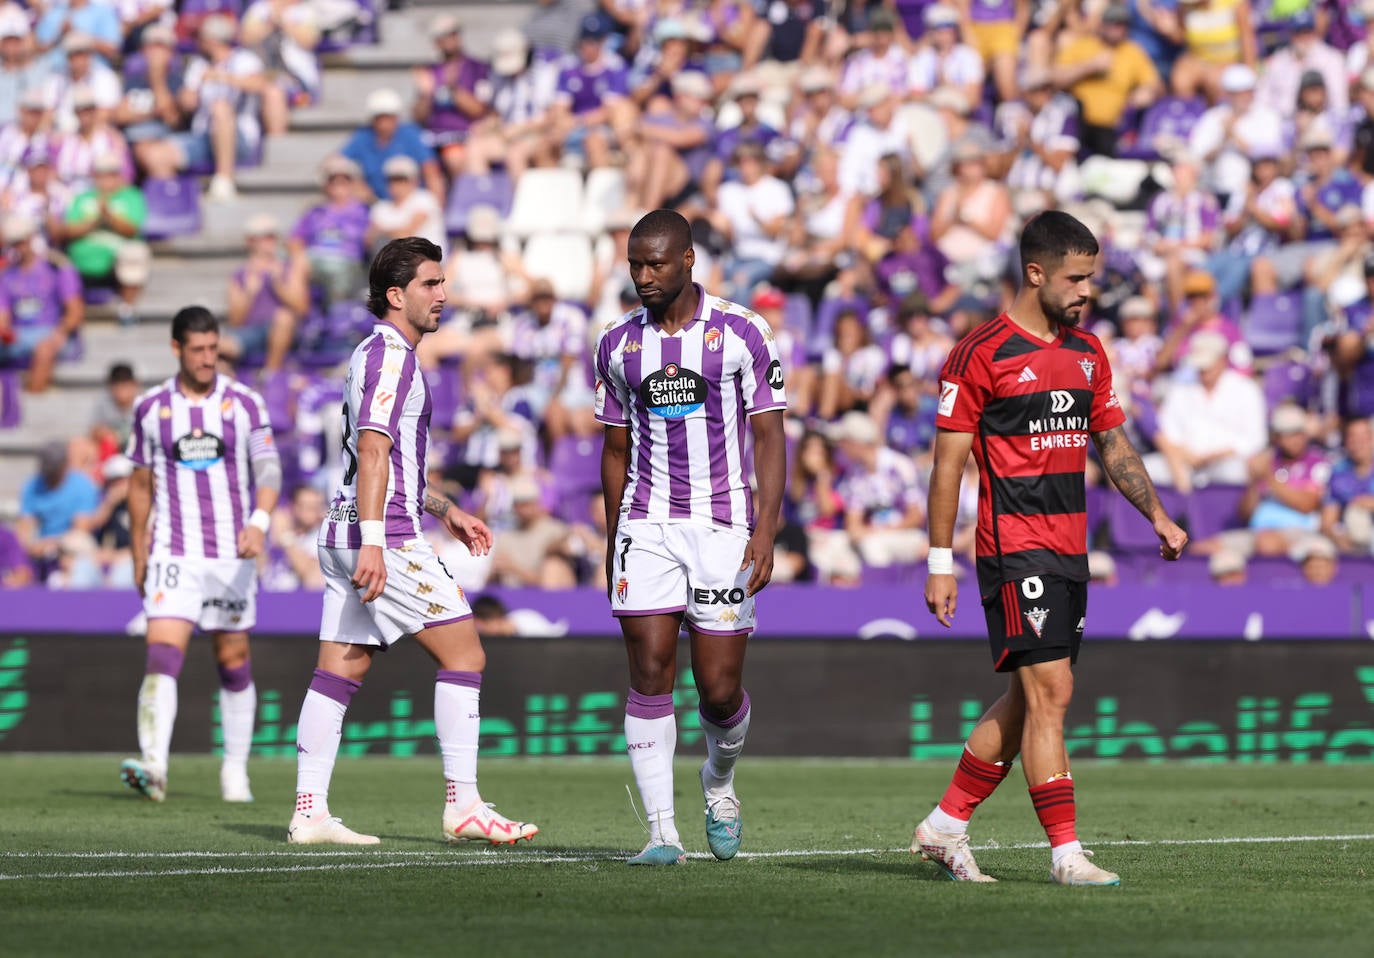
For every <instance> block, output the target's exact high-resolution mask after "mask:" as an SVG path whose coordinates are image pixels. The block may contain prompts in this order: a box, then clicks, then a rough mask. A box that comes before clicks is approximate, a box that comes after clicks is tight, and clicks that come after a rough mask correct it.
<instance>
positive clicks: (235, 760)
mask: <svg viewBox="0 0 1374 958" xmlns="http://www.w3.org/2000/svg"><path fill="white" fill-rule="evenodd" d="M172 352H173V353H174V354H175V355H176V357H177V364H178V370H177V374H176V375H175V376H173V377H172V378H171V379H169V380H167V381H166V382H164V383H162V384H160V385H158V386H156V387H155V388H153V389H150V390H149V391H148V392H146V393H144V394H143V395H142V396H140V397H139V398H138V401H137V402H136V403H135V404H134V425H133V431H132V432H131V433H130V435H129V446H128V456H129V459H130V460H131V461H132V462H133V464H134V472H133V476H132V477H131V480H130V485H129V535H130V540H131V543H130V544H131V548H132V551H133V556H134V582H135V583H137V585H138V591H139V594H140V595H142V596H143V611H144V614H145V615H146V616H147V620H148V656H147V666H146V670H145V675H144V677H143V684H142V686H141V687H140V688H139V692H138V744H139V748H140V749H141V750H142V752H143V754H142V755H141V756H140V757H139V758H137V759H129V760H128V761H126V762H124V764H123V765H122V766H121V767H120V776H121V777H122V778H123V779H124V781H125V783H126V784H127V785H128V786H129V787H130V788H133V789H135V790H137V791H139V792H141V793H143V794H144V795H146V796H147V797H148V798H151V799H152V800H153V801H155V802H160V801H162V800H163V799H165V798H166V795H167V759H168V752H169V751H170V749H171V744H172V725H173V724H174V723H175V721H176V715H177V677H178V676H179V675H180V674H181V663H182V660H183V658H184V657H185V655H186V646H187V644H188V643H189V642H190V639H191V630H192V629H194V628H196V627H199V628H201V629H204V630H205V631H207V632H209V633H211V634H212V635H213V636H214V642H215V659H216V660H217V661H218V663H219V675H220V699H219V707H220V722H221V725H222V727H223V730H224V762H223V764H222V765H221V767H220V791H221V794H222V796H223V798H224V800H225V801H227V802H251V801H252V800H253V793H252V790H251V788H250V785H249V781H248V751H249V748H250V747H251V745H252V740H253V716H254V714H255V713H256V712H257V691H256V689H255V688H254V686H253V673H252V668H251V666H250V664H249V652H248V630H249V629H251V628H252V627H253V625H254V624H255V622H256V619H257V592H258V576H257V569H256V567H255V560H256V559H257V557H258V556H259V555H261V554H262V552H263V549H264V547H265V545H266V540H267V527H268V524H269V520H270V516H271V512H272V509H273V507H274V506H276V504H277V496H278V495H279V494H280V491H281V462H280V460H279V458H278V456H277V450H276V446H275V445H274V444H273V442H272V427H271V424H270V423H269V421H268V418H267V408H266V406H264V405H263V401H262V397H261V396H259V395H258V394H257V393H255V392H253V390H251V389H249V388H248V387H247V386H244V385H242V384H240V383H237V382H235V381H234V380H232V379H229V378H228V377H226V376H222V375H220V374H219V373H218V372H216V366H217V365H218V363H219V322H218V321H217V320H216V319H215V317H214V315H213V314H211V313H210V311H209V310H207V309H204V308H202V307H200V306H188V307H187V308H185V309H183V310H181V311H180V312H178V313H177V314H176V316H174V317H173V318H172ZM150 517H151V519H152V523H151V527H150V525H149V518H150ZM150 538H151V542H150Z"/></svg>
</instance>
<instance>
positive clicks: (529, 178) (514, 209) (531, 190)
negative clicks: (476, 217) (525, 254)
mask: <svg viewBox="0 0 1374 958" xmlns="http://www.w3.org/2000/svg"><path fill="white" fill-rule="evenodd" d="M581 212H582V174H581V173H579V172H578V171H577V170H569V169H565V168H551V169H534V170H526V171H525V175H524V176H522V177H520V182H519V183H517V184H516V185H515V196H514V198H513V199H512V201H511V209H510V215H509V216H508V217H507V218H506V232H507V233H509V234H510V235H512V236H516V237H519V238H520V239H527V238H529V237H531V236H533V235H535V234H536V233H558V232H567V233H571V232H578V233H580V232H581V231H582V226H581V223H580V222H579V220H578V216H579V215H580V214H581Z"/></svg>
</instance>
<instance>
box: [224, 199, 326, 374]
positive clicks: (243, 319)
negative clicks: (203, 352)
mask: <svg viewBox="0 0 1374 958" xmlns="http://www.w3.org/2000/svg"><path fill="white" fill-rule="evenodd" d="M243 238H244V240H245V242H247V244H248V257H247V259H246V260H244V263H243V265H242V266H241V267H239V268H238V270H236V271H235V272H234V275H233V276H231V277H230V278H229V295H228V310H227V315H226V319H227V322H226V323H225V326H224V328H223V330H222V332H223V334H224V339H225V340H226V343H225V344H224V345H223V346H221V352H222V353H224V354H226V355H227V357H228V358H229V359H230V360H231V361H235V362H237V361H240V360H242V359H244V358H245V357H249V358H254V359H257V358H261V360H262V368H263V369H264V370H265V371H268V372H271V371H274V370H277V369H280V368H281V367H282V365H283V364H284V363H285V361H286V357H287V354H288V353H289V352H290V350H291V344H292V342H293V341H294V340H295V337H296V331H297V329H298V328H299V327H300V324H301V323H302V322H303V321H304V320H305V316H306V313H307V311H308V310H309V308H310V281H309V277H310V263H309V261H308V260H307V258H306V256H305V254H304V251H303V250H301V249H300V248H299V247H297V249H296V251H295V252H294V253H292V252H288V251H287V250H286V249H285V248H284V247H283V245H282V242H281V240H282V230H281V225H280V224H279V223H278V222H277V219H276V217H274V216H272V215H271V214H270V213H255V214H254V215H252V216H250V217H249V218H248V222H246V223H245V224H244V227H243Z"/></svg>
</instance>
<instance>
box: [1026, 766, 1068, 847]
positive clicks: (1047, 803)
mask: <svg viewBox="0 0 1374 958" xmlns="http://www.w3.org/2000/svg"><path fill="white" fill-rule="evenodd" d="M1030 797H1031V802H1032V803H1033V804H1034V805H1035V815H1036V817H1037V818H1039V819H1040V825H1041V827H1043V828H1044V829H1045V834H1046V835H1048V836H1049V839H1050V847H1051V848H1058V847H1059V846H1060V845H1066V844H1068V843H1069V842H1075V841H1078V833H1077V832H1076V831H1075V830H1074V823H1075V820H1076V819H1077V817H1078V812H1077V808H1076V807H1075V806H1074V802H1073V779H1071V778H1057V779H1055V780H1054V781H1052V782H1046V783H1045V784H1043V785H1032V786H1031V787H1030Z"/></svg>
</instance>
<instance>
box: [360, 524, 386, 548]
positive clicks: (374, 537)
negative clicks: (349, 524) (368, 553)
mask: <svg viewBox="0 0 1374 958" xmlns="http://www.w3.org/2000/svg"><path fill="white" fill-rule="evenodd" d="M358 528H359V529H361V530H362V532H363V545H365V546H379V547H381V548H383V549H385V548H386V523H385V522H383V521H382V520H381V519H364V520H363V521H362V522H359V523H358Z"/></svg>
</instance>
